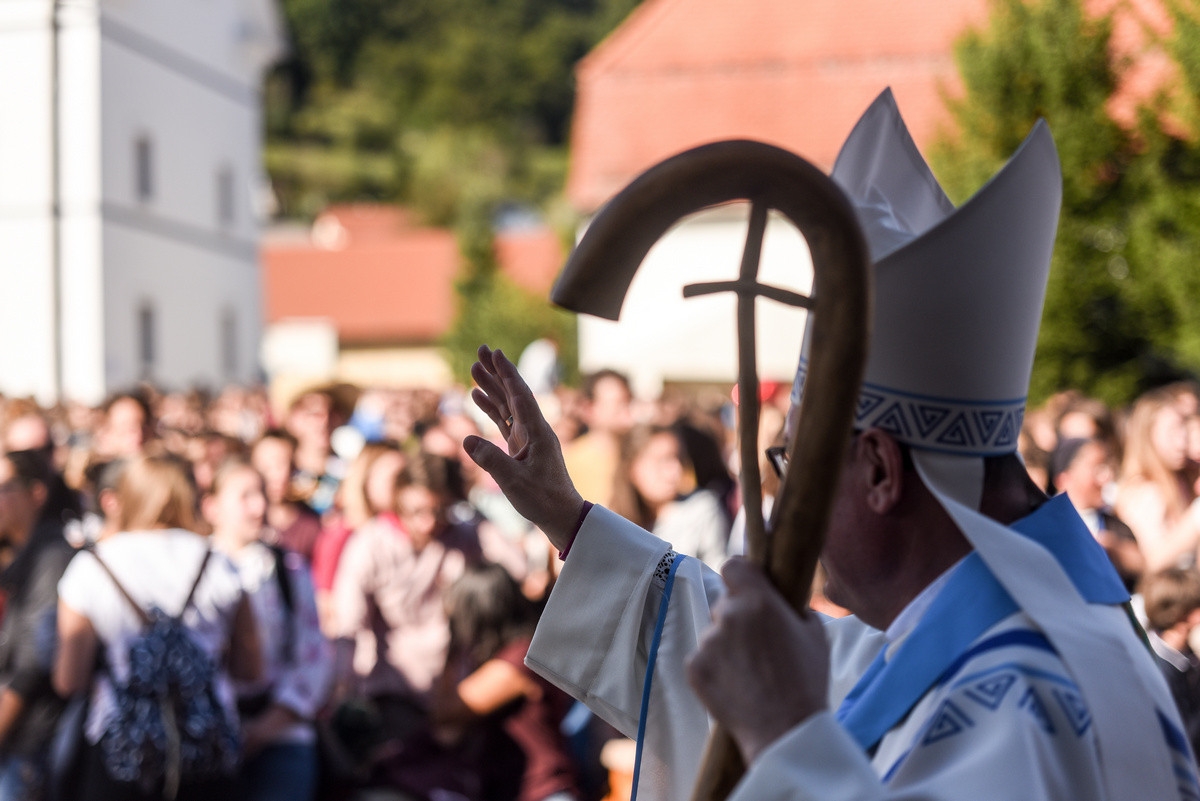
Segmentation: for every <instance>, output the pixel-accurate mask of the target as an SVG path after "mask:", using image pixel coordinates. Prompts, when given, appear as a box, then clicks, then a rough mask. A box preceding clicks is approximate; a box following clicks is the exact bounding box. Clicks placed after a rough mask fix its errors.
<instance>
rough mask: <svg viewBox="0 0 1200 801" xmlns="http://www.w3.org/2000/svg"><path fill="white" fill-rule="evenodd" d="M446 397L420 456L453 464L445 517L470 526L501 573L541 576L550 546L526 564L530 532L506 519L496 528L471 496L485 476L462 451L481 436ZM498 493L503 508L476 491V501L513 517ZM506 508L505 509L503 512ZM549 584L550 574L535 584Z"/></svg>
mask: <svg viewBox="0 0 1200 801" xmlns="http://www.w3.org/2000/svg"><path fill="white" fill-rule="evenodd" d="M448 397H452V398H453V399H452V400H447V401H446V402H444V403H443V404H442V409H441V414H439V416H438V418H437V420H436V421H431V422H432V424H431V425H429V426H428V427H427V428H425V429H424V430H423V431H422V432H421V450H422V452H424V453H429V454H433V455H435V456H442V457H444V458H446V459H449V460H450V462H451V467H452V469H451V471H450V473H449V477H450V483H449V485H448V487H447V489H448V490H449V493H450V506H449V508H448V509H447V510H446V516H447V519H448V520H449V522H450V523H451V524H452V525H454V524H459V523H462V524H467V525H470V526H474V527H475V529H476V531H477V532H478V534H479V542H480V545H481V546H482V548H483V552H484V555H485V556H486V557H487V558H488V560H489V561H492V562H498V563H500V564H501V565H503V566H504V569H505V570H507V571H508V572H509V574H510V575H512V577H513V578H514V579H516V580H517V581H524V580H525V579H526V578H527V577H528V575H529V573H530V572H531V571H542V572H543V573H545V571H546V569H547V567H548V562H547V560H546V554H547V553H548V552H549V548H548V547H545V548H541V549H535V550H534V554H533V556H535V561H534V562H533V563H531V562H530V561H529V556H530V554H529V553H527V551H526V540H527V538H528V533H529V529H528V528H522V527H519V526H512V525H511V523H512V521H511V519H509V520H508V522H509V524H510V525H508V526H505V525H500V524H498V523H497V522H495V521H494V520H493V518H492V515H491V514H487V512H486V511H485V510H484V509H483V508H481V507H480V506H478V505H477V504H476V503H475V500H474V499H473V498H472V493H471V490H472V489H473V485H474V482H476V481H478V480H479V479H480V478H481V477H482V476H483V475H485V474H484V473H483V471H482V470H480V469H479V466H478V465H476V464H475V463H474V462H473V461H471V459H470V458H468V457H467V454H466V451H464V450H463V449H462V443H463V440H464V439H465V438H466V437H467V436H468V435H478V434H479V433H480V431H479V426H477V425H476V424H475V422H474V421H473V420H472V419H471V418H470V417H468V416H467V415H466V414H465V413H464V411H463V408H462V404H461V402H460V401H461V398H459V397H458V396H457V395H453V396H448ZM497 493H498V494H499V495H500V498H502V499H503V500H504V504H501V503H500V501H498V500H496V499H495V496H489V495H487V494H486V493H478V492H476V493H474V497H475V498H476V499H480V500H482V501H484V503H487V502H489V501H491V504H490V511H491V513H492V514H494V515H496V516H497V517H498V518H500V519H504V518H505V515H506V511H507V513H510V514H513V515H515V514H516V510H513V509H512V508H511V504H507V499H505V498H504V497H503V494H502V493H499V491H498V490H497ZM506 504H507V507H508V508H507V510H506V509H505V505H506ZM537 539H539V540H542V542H543V543H544V542H545V538H544V537H540V536H539V537H537ZM537 556H540V557H541V561H536V557H537ZM548 581H549V576H548V575H543V576H541V577H540V578H539V580H538V583H539V584H540V585H541V589H544V587H545V584H546V583H547V582H548ZM531 592H534V594H535V595H537V594H538V593H537V592H536V590H534V589H532V588H531Z"/></svg>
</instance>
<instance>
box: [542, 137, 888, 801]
mask: <svg viewBox="0 0 1200 801" xmlns="http://www.w3.org/2000/svg"><path fill="white" fill-rule="evenodd" d="M737 200H745V201H749V202H750V208H751V211H750V226H749V232H748V234H747V239H746V248H745V251H744V252H743V255H742V263H741V269H740V271H739V276H738V279H737V280H736V281H723V282H715V283H708V284H694V285H689V286H687V287H686V288H685V289H684V295H685V296H686V297H695V296H697V295H706V294H713V293H718V292H734V293H735V294H736V295H737V297H738V324H737V326H738V394H739V400H740V402H739V405H738V423H739V427H740V432H739V442H740V446H739V447H740V451H739V452H740V455H741V486H742V493H743V499H744V506H745V509H746V540H747V546H748V547H747V555H748V556H749V558H750V559H751V560H752V561H755V562H757V563H758V564H761V565H763V566H764V567H765V569H766V570H767V573H768V575H769V576H770V577H771V579H772V581H773V582H774V583H775V586H776V588H778V589H779V590H780V592H781V593H782V594H783V595H784V596H785V597H786V598H787V600H788V601H789V603H791V604H792V606H793V607H794V608H796V609H800V610H803V609H805V608H806V607H807V605H808V599H809V594H810V592H811V588H812V578H813V573H814V571H815V570H816V564H817V557H818V555H819V554H820V552H821V546H822V544H823V542H824V533H825V527H826V524H827V522H828V516H829V508H830V503H831V501H832V499H833V492H834V489H835V482H836V480H837V477H838V474H839V472H840V466H841V462H842V459H843V457H844V456H845V443H846V439H847V436H848V434H849V430H850V424H851V421H852V417H853V411H854V403H855V399H856V396H857V394H858V387H859V383H860V382H861V380H862V368H863V363H864V360H865V355H866V342H867V320H868V319H869V314H868V311H869V306H868V304H869V285H868V280H869V277H868V276H869V274H868V270H867V251H866V245H865V243H864V241H863V237H862V233H861V231H860V230H859V227H858V223H857V221H856V219H855V217H854V212H853V209H852V208H851V207H850V204H849V202H848V201H847V199H846V197H845V195H844V194H843V193H842V192H841V190H840V189H838V187H837V186H836V185H835V184H834V183H833V181H832V180H830V179H829V177H828V176H826V175H825V174H824V173H823V172H821V171H820V170H818V169H817V168H816V167H814V166H812V165H811V164H809V163H808V162H807V161H805V160H803V159H801V158H800V157H799V156H796V155H795V154H792V153H789V152H787V151H786V150H781V149H780V148H777V147H773V146H771V145H766V144H763V143H761V142H752V141H746V140H734V141H726V142H716V143H713V144H709V145H703V146H701V147H698V148H695V149H692V150H689V151H686V152H684V153H680V154H679V155H677V156H673V157H671V158H669V159H667V160H665V161H663V162H661V163H659V164H658V165H656V166H654V167H651V168H650V169H649V170H647V171H646V172H644V173H643V174H642V175H641V176H639V177H638V178H637V179H635V180H634V181H633V182H632V183H631V184H630V185H629V186H627V187H626V188H625V189H624V190H622V191H621V192H620V193H618V194H617V195H616V197H614V198H613V199H612V200H611V201H609V203H608V205H606V206H605V207H604V209H603V210H602V211H601V212H600V213H599V214H598V215H597V216H596V218H595V220H593V221H592V223H591V225H590V226H589V227H588V230H587V233H586V234H585V235H584V237H583V239H581V240H580V242H579V244H578V245H577V246H576V248H575V250H574V251H573V252H572V254H571V257H570V258H569V259H568V261H567V264H566V266H565V267H564V268H563V272H562V275H561V276H559V279H558V282H557V283H556V284H555V286H554V290H553V291H552V292H551V296H550V297H551V300H553V301H554V302H555V303H557V304H558V305H560V306H563V307H564V308H567V309H571V310H573V311H577V312H583V313H587V314H593V315H596V316H599V317H604V318H606V319H609V320H616V319H617V318H618V317H619V315H620V311H621V305H622V303H623V302H624V299H625V295H626V293H627V292H628V289H629V284H630V282H631V281H632V280H633V276H634V274H635V273H636V271H637V269H638V267H639V266H640V265H641V263H642V261H643V260H644V259H645V257H646V254H647V253H648V252H649V250H650V248H651V247H652V246H653V245H654V243H655V242H657V241H658V240H659V239H660V238H661V237H662V236H663V234H665V233H666V232H667V230H668V229H669V228H670V227H671V226H672V225H674V224H675V223H676V222H677V221H679V220H680V219H682V218H683V217H685V216H687V215H689V214H692V213H694V212H697V211H700V210H701V209H704V208H707V207H710V206H715V205H718V204H723V203H728V202H731V201H737ZM770 209H776V210H777V211H779V212H780V213H782V214H783V215H784V216H785V217H787V218H788V219H789V220H790V221H791V222H792V224H793V225H795V226H796V227H797V228H798V229H799V230H800V232H801V233H802V234H803V235H804V238H805V240H806V241H807V243H808V247H809V251H810V253H811V254H812V261H813V291H812V295H811V296H809V297H805V296H803V295H800V294H798V293H795V292H791V291H789V290H785V289H780V288H778V287H772V286H768V285H765V284H762V283H760V282H759V281H758V279H757V275H758V265H759V259H760V254H761V250H762V240H763V235H764V233H765V231H766V223H767V215H768V212H769V210H770ZM760 296H761V297H768V298H772V299H774V300H778V301H780V302H783V303H787V304H789V305H794V306H803V307H804V308H806V309H808V310H809V316H810V320H809V327H808V342H809V354H808V377H807V380H806V382H805V392H804V394H803V399H802V401H801V407H800V412H799V415H798V416H797V418H796V425H795V426H794V429H793V432H792V435H791V440H790V442H789V443H788V457H789V458H788V464H789V467H788V470H787V473H786V474H785V476H784V479H783V486H782V487H781V489H780V492H779V497H778V499H777V500H776V502H775V505H774V507H773V509H772V513H771V524H770V526H769V527H768V526H764V523H763V516H762V494H761V493H762V489H761V476H760V475H759V470H758V453H757V442H758V436H757V433H758V417H759V399H758V371H757V357H756V349H755V339H754V335H755V330H754V323H755V311H754V307H755V302H756V299H757V298H758V297H760ZM743 771H744V768H743V766H742V764H741V760H740V755H739V754H738V751H737V748H736V746H735V745H734V743H733V740H732V739H731V738H730V737H729V735H728V733H727V732H724V731H723V730H721V729H720V728H719V727H718V728H717V729H715V730H714V731H713V733H712V735H711V737H710V740H709V748H708V753H707V754H706V757H705V763H704V767H703V768H702V770H701V774H700V777H699V781H698V782H697V785H696V791H695V796H694V798H695V799H696V801H716V799H723V798H725V797H726V796H727V795H728V794H729V792H730V791H731V790H732V789H733V786H734V785H735V784H736V782H737V780H738V778H740V776H741V774H742V772H743Z"/></svg>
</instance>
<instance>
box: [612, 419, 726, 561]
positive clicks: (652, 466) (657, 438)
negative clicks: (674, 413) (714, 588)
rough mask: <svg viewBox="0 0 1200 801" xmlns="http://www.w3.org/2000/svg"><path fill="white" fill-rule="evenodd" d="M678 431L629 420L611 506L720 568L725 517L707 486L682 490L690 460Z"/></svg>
mask: <svg viewBox="0 0 1200 801" xmlns="http://www.w3.org/2000/svg"><path fill="white" fill-rule="evenodd" d="M685 459H686V455H685V454H684V451H683V444H682V442H681V441H680V438H679V433H678V431H677V430H676V429H675V428H673V427H668V426H653V425H638V426H634V427H633V428H632V429H631V430H630V431H629V433H628V434H626V435H625V437H624V438H623V439H622V440H621V450H620V461H619V462H618V466H617V472H616V476H615V477H614V479H613V487H612V492H611V497H612V501H611V504H610V508H611V509H612V511H614V512H616V513H617V514H619V515H621V516H622V517H625V518H626V519H628V520H632V521H634V522H635V523H637V524H638V525H640V526H641V527H642V528H645V529H646V530H648V531H651V532H653V533H654V534H655V536H657V537H660V538H661V539H664V540H666V541H667V542H670V543H671V545H672V547H674V548H675V550H676V551H677V552H679V553H685V554H688V555H689V556H694V557H696V558H697V559H699V560H700V561H702V562H704V563H705V564H707V565H709V566H710V567H712V568H713V569H714V570H716V569H720V566H721V564H722V563H723V562H724V561H725V556H726V549H727V546H728V541H729V520H728V519H727V518H726V516H725V510H724V508H723V506H722V504H721V501H720V499H719V498H718V497H717V496H716V494H715V493H713V492H712V491H711V490H706V489H695V490H693V491H692V492H690V493H688V494H683V492H682V488H683V486H684V477H685V476H686V475H687V472H688V469H689V467H690V465H687V464H685Z"/></svg>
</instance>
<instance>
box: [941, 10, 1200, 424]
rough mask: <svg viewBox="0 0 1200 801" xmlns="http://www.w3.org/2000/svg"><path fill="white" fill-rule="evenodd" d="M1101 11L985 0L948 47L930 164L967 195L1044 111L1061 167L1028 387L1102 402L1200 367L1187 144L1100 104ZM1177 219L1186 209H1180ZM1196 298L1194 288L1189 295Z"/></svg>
mask: <svg viewBox="0 0 1200 801" xmlns="http://www.w3.org/2000/svg"><path fill="white" fill-rule="evenodd" d="M1111 31H1112V17H1111V15H1110V14H1102V15H1095V14H1092V13H1090V12H1089V13H1085V12H1084V10H1083V8H1082V4H1081V3H1080V2H1079V0H1033V1H1031V2H1023V0H993V3H992V8H991V13H990V17H989V20H988V23H987V25H986V27H984V28H982V29H976V30H972V31H970V32H968V33H967V34H965V35H964V36H963V37H962V39H961V40H960V41H959V42H958V43H957V46H956V49H955V57H956V62H957V64H958V67H959V72H960V74H961V76H962V80H963V86H964V89H965V91H964V93H963V95H962V96H961V98H960V99H955V100H949V101H948V103H949V106H950V109H951V111H952V115H953V119H954V122H955V127H956V131H955V132H954V133H953V134H952V135H950V136H948V137H947V138H945V139H944V140H943V142H942V143H941V144H940V145H939V146H938V147H937V148H936V149H935V153H934V159H933V160H934V164H935V166H936V167H937V168H938V170H939V174H940V175H941V176H942V177H943V180H944V183H945V185H946V187H947V190H948V191H949V192H950V194H951V196H952V197H956V198H957V199H959V200H961V199H963V198H965V197H967V196H969V195H970V194H971V193H972V192H974V191H975V190H976V189H977V188H978V187H979V186H980V185H981V184H982V182H983V181H984V180H986V179H987V178H988V177H990V176H991V175H992V174H994V173H995V171H996V170H997V169H998V168H999V167H1000V166H1001V165H1002V164H1003V162H1004V160H1005V159H1006V158H1008V156H1010V155H1011V154H1012V152H1013V151H1014V150H1015V149H1016V147H1017V146H1018V145H1019V144H1020V142H1021V140H1022V139H1023V137H1024V136H1025V135H1026V134H1027V133H1028V131H1029V129H1030V128H1031V127H1032V125H1033V123H1034V122H1035V121H1036V120H1037V119H1038V118H1039V117H1044V118H1045V119H1046V120H1047V121H1048V122H1049V124H1050V127H1051V130H1052V131H1053V132H1054V137H1055V141H1056V142H1057V144H1058V149H1059V156H1060V159H1061V161H1062V169H1063V207H1062V214H1061V217H1060V221H1059V230H1058V239H1057V242H1056V246H1055V252H1054V262H1053V265H1052V268H1051V273H1050V281H1049V285H1048V287H1047V295H1046V305H1045V310H1044V312H1043V317H1042V329H1041V333H1040V337H1039V341H1038V352H1037V359H1036V362H1035V366H1034V375H1033V381H1032V386H1031V390H1030V395H1031V402H1034V403H1036V402H1038V401H1040V400H1041V399H1044V398H1045V397H1046V396H1048V395H1049V394H1051V393H1053V392H1055V391H1057V390H1060V389H1065V388H1068V387H1070V388H1076V389H1080V390H1082V391H1084V392H1087V393H1090V394H1094V395H1096V396H1098V397H1100V398H1102V399H1104V400H1106V401H1108V402H1110V403H1113V404H1121V403H1124V402H1127V401H1129V400H1130V399H1131V398H1132V397H1134V396H1135V395H1136V394H1137V393H1138V392H1140V391H1141V390H1142V389H1144V388H1146V387H1147V386H1149V385H1151V384H1154V383H1157V382H1161V381H1163V380H1166V379H1167V378H1169V377H1174V376H1176V375H1179V374H1180V373H1181V372H1182V371H1183V370H1184V369H1186V368H1189V367H1193V368H1194V367H1196V366H1200V349H1197V348H1195V347H1194V346H1192V345H1191V344H1189V342H1190V340H1191V339H1192V338H1195V337H1197V336H1200V328H1197V327H1196V326H1195V325H1194V322H1200V320H1195V318H1196V313H1195V312H1193V311H1192V310H1191V309H1192V306H1193V305H1194V304H1193V303H1191V302H1190V301H1189V300H1188V299H1187V298H1186V295H1185V292H1186V291H1190V290H1189V288H1190V286H1191V284H1192V283H1193V281H1192V280H1191V277H1190V273H1191V272H1194V271H1192V270H1189V269H1188V268H1187V266H1186V265H1187V263H1188V262H1189V261H1191V260H1193V259H1195V258H1196V255H1197V254H1198V253H1200V239H1198V238H1197V236H1196V233H1197V232H1196V230H1195V228H1196V225H1195V223H1194V222H1192V221H1193V220H1195V219H1196V214H1195V211H1196V209H1195V206H1196V203H1197V202H1198V200H1200V193H1198V192H1197V189H1196V186H1197V184H1196V181H1195V177H1194V175H1193V172H1194V168H1195V152H1194V148H1193V147H1192V146H1191V145H1190V144H1189V143H1188V142H1186V141H1184V140H1182V139H1180V138H1178V137H1177V136H1175V135H1173V134H1172V133H1170V132H1169V130H1168V129H1166V128H1165V127H1164V125H1163V119H1164V115H1163V114H1162V113H1161V112H1162V109H1161V108H1158V107H1147V108H1146V109H1145V110H1144V111H1143V113H1142V114H1141V115H1140V122H1139V125H1138V126H1137V128H1136V129H1134V130H1127V129H1125V128H1122V127H1121V126H1120V125H1118V124H1117V123H1116V122H1114V121H1113V119H1112V118H1111V116H1110V114H1109V113H1108V110H1107V107H1106V104H1107V103H1108V101H1109V99H1110V98H1111V97H1112V94H1113V92H1114V89H1115V88H1116V87H1117V84H1118V80H1119V78H1120V76H1121V74H1122V72H1123V70H1124V69H1126V66H1127V65H1126V64H1124V63H1123V62H1120V61H1117V60H1115V59H1114V57H1113V56H1112V54H1111V50H1110V38H1111ZM1189 215H1190V219H1189ZM1192 297H1195V294H1193V295H1192Z"/></svg>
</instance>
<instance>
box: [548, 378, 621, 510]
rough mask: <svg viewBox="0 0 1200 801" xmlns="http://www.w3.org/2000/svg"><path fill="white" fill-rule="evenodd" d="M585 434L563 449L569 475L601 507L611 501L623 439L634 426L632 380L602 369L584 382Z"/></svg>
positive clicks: (581, 490) (583, 409) (583, 410)
mask: <svg viewBox="0 0 1200 801" xmlns="http://www.w3.org/2000/svg"><path fill="white" fill-rule="evenodd" d="M582 412H583V422H584V425H585V426H586V427H587V428H586V430H585V432H584V433H583V434H582V435H580V436H578V437H576V438H575V439H574V440H571V441H570V442H567V443H565V444H564V446H563V459H564V460H565V461H566V464H567V472H568V473H570V474H571V478H572V479H573V480H574V482H575V486H577V487H579V488H580V489H579V491H580V492H582V493H583V494H584V495H585V496H586V497H588V498H593V499H595V502H596V503H598V504H600V505H602V506H603V505H606V504H607V503H608V502H609V501H610V500H611V495H612V489H613V479H614V477H615V475H616V473H617V463H618V462H619V461H620V458H621V437H622V436H624V435H625V433H626V432H628V431H629V429H630V428H631V427H632V426H633V393H632V391H631V390H630V388H629V379H628V378H626V377H625V376H624V375H622V374H621V373H618V372H617V371H616V370H600V371H599V372H596V373H593V374H591V375H589V376H588V377H587V378H586V379H585V380H584V383H583V408H582Z"/></svg>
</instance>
